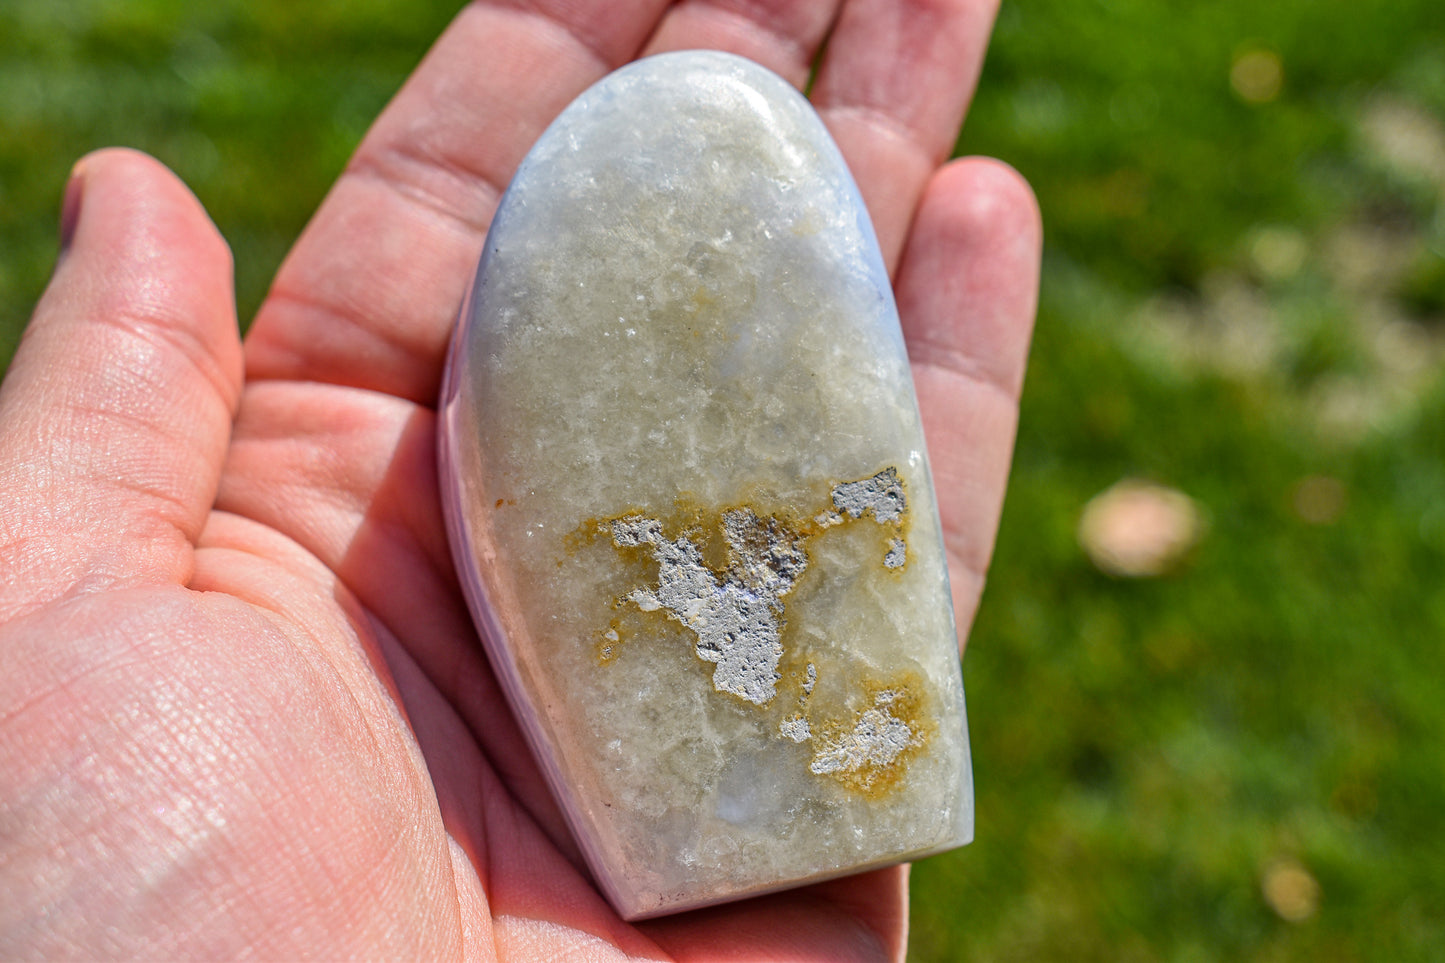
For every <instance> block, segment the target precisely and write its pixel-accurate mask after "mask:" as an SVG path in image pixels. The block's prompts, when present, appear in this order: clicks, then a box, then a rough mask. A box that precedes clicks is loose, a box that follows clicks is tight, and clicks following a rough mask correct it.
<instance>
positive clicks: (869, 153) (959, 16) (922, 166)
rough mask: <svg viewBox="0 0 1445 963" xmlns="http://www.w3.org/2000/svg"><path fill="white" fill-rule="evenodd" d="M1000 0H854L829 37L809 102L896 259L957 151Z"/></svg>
mask: <svg viewBox="0 0 1445 963" xmlns="http://www.w3.org/2000/svg"><path fill="white" fill-rule="evenodd" d="M997 8H998V0H850V2H849V3H848V4H847V5H846V6H845V7H844V8H843V13H842V16H841V17H840V18H839V20H838V25H837V26H836V27H835V28H834V30H833V34H832V36H831V37H830V38H829V40H828V49H827V52H826V53H825V55H824V58H823V64H822V66H821V68H820V69H819V72H818V81H817V84H816V86H815V87H814V89H813V102H814V103H815V104H816V105H817V107H818V111H819V113H820V114H822V116H823V119H824V121H826V122H827V124H828V129H829V130H831V131H832V133H833V137H834V139H835V140H837V142H838V146H839V148H841V150H842V151H843V156H844V157H845V158H846V159H847V161H848V167H849V168H850V169H851V170H852V172H853V176H854V177H855V178H856V179H857V181H858V187H859V190H860V191H861V192H862V194H863V199H864V200H865V201H866V202H867V204H868V212H869V214H871V215H872V217H873V226H874V228H875V229H876V230H877V232H878V241H879V244H880V245H881V246H882V248H883V258H884V260H885V261H886V262H887V264H888V268H889V270H890V271H892V270H894V268H895V267H896V266H897V264H898V258H899V256H900V254H901V252H902V250H903V242H904V239H905V238H906V237H907V234H908V225H909V223H910V222H911V221H912V219H913V212H914V209H915V208H916V206H917V204H918V198H919V196H920V195H921V194H922V193H923V188H924V186H925V185H926V184H927V183H928V179H929V177H930V176H932V174H933V171H934V170H935V169H936V168H937V167H938V165H939V164H941V163H942V162H943V160H944V159H945V158H946V157H948V155H949V154H950V153H952V151H953V145H954V142H955V141H956V139H957V137H958V129H959V126H960V125H961V124H962V122H963V114H964V110H965V109H966V108H967V106H968V101H969V99H970V98H971V97H972V96H973V88H974V84H975V83H976V82H977V80H978V73H979V70H980V69H981V68H982V66H983V55H984V50H985V48H986V47H987V45H988V35H989V31H990V30H991V29H992V26H993V17H994V13H995V12H996V10H997Z"/></svg>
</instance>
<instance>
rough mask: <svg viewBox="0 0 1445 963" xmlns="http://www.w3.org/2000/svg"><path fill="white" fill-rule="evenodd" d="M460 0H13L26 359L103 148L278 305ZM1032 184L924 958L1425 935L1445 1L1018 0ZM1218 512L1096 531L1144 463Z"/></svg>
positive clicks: (3, 289)
mask: <svg viewBox="0 0 1445 963" xmlns="http://www.w3.org/2000/svg"><path fill="white" fill-rule="evenodd" d="M453 6H454V5H453V4H442V3H436V2H433V3H429V4H415V3H409V4H404V3H401V2H399V0H370V2H364V3H341V2H328V3H315V4H294V3H285V2H280V0H270V2H264V3H257V2H252V3H247V4H241V3H237V2H226V3H215V4H207V5H200V4H188V3H183V2H180V0H170V2H163V0H132V2H127V3H101V2H70V3H62V2H56V0H7V3H6V4H5V5H4V6H3V7H0V357H8V356H9V352H10V351H11V350H12V348H13V344H14V341H15V339H16V338H17V337H18V332H19V330H20V326H21V325H22V324H23V321H24V318H25V316H26V315H27V314H28V313H29V309H30V306H31V304H32V303H33V301H34V299H35V297H36V296H37V295H38V293H39V291H40V289H41V287H42V286H43V284H44V279H45V276H46V274H47V273H48V271H49V268H50V265H51V263H52V261H53V258H54V236H55V228H54V225H55V220H56V211H57V209H58V205H59V195H60V191H61V188H62V186H63V183H64V180H65V176H66V172H67V170H68V168H69V165H70V164H71V163H72V161H73V160H74V159H75V158H76V157H77V156H79V155H80V154H81V153H82V152H84V151H85V150H87V149H90V148H92V147H95V146H100V145H102V144H107V143H126V144H131V145H134V146H138V147H142V148H145V149H147V150H150V151H152V152H153V153H155V154H157V155H158V156H160V157H161V158H162V159H164V160H165V161H166V162H167V163H169V164H170V165H171V166H172V167H174V168H175V169H176V170H177V171H179V172H180V173H181V174H182V176H184V177H185V178H186V180H187V181H188V182H189V183H190V184H191V185H192V186H193V187H194V188H195V189H196V191H197V193H198V194H199V195H200V196H201V198H202V200H203V201H204V202H205V203H206V205H207V207H208V208H209V209H210V211H211V212H212V214H213V216H214V217H215V219H216V221H217V223H218V224H219V225H220V227H221V229H222V230H223V232H224V233H225V234H226V236H227V237H228V238H229V239H230V241H231V243H232V245H233V248H234V250H235V253H236V259H237V275H238V287H239V292H240V300H241V306H242V313H243V317H244V316H248V315H249V314H250V313H251V312H253V311H254V309H255V307H256V305H257V304H258V302H259V300H260V298H261V296H262V295H263V294H264V291H265V285H266V281H267V278H268V277H269V275H270V274H271V272H272V271H273V270H274V268H275V266H276V264H277V263H278V261H279V259H280V258H281V256H282V255H283V254H284V252H285V249H286V247H287V246H288V244H289V242H290V241H291V239H292V238H293V237H294V235H295V233H296V232H297V231H298V230H299V228H300V226H301V225H302V224H303V223H304V221H305V218H306V216H307V215H308V213H309V212H310V210H311V209H312V208H313V207H314V206H315V204H316V202H317V201H318V200H319V199H320V197H321V195H322V193H323V192H324V191H325V189H326V186H327V185H328V184H329V182H330V180H331V178H332V177H334V175H335V173H336V172H337V171H338V170H339V168H340V167H341V165H342V164H343V163H344V161H345V158H346V156H347V155H348V153H349V151H350V150H351V148H352V147H353V146H354V144H355V142H356V140H357V138H358V137H359V136H360V134H361V132H362V131H363V130H364V129H365V127H366V124H367V123H368V122H369V120H370V118H371V117H372V116H373V115H374V114H375V112H376V111H377V110H378V109H379V108H380V106H381V105H382V104H383V103H384V102H385V101H386V99H387V98H388V96H389V95H390V94H391V93H392V92H393V91H394V90H395V88H396V86H397V84H398V83H399V82H400V80H401V78H402V77H404V76H405V74H406V72H407V71H408V70H409V69H410V67H411V66H412V65H413V64H414V63H415V61H416V60H417V59H418V58H419V56H420V55H421V53H422V52H423V51H424V49H425V47H426V45H427V43H428V42H429V40H430V38H431V37H433V36H434V35H435V33H436V32H437V31H438V30H440V29H441V27H442V25H443V24H444V23H445V21H446V20H447V19H448V17H449V15H450V12H451V8H452V7H453ZM961 146H962V148H963V149H965V150H967V151H970V152H973V151H977V152H986V153H994V154H997V155H998V156H1001V157H1004V158H1005V159H1007V160H1009V161H1010V162H1012V163H1014V164H1015V165H1016V166H1018V167H1019V168H1020V169H1022V170H1023V171H1024V172H1025V173H1026V174H1027V175H1028V176H1029V177H1030V179H1031V180H1032V181H1033V183H1034V184H1035V186H1036V188H1037V190H1038V193H1039V196H1040V199H1041V201H1042V204H1043V208H1044V212H1045V219H1046V222H1047V227H1048V254H1047V258H1046V265H1045V286H1044V292H1043V305H1042V309H1041V313H1040V318H1039V330H1038V334H1037V337H1036V341H1035V351H1034V356H1033V361H1032V364H1031V367H1030V372H1029V382H1028V387H1027V392H1026V397H1025V402H1024V409H1023V421H1022V430H1021V434H1020V438H1019V446H1018V452H1017V458H1016V468H1015V473H1014V478H1013V483H1012V487H1011V489H1010V493H1009V501H1008V506H1007V509H1006V515H1005V519H1004V525H1003V529H1002V532H1001V534H1000V542H999V548H998V553H997V558H996V562H995V566H994V569H993V573H992V576H991V580H990V584H989V588H988V592H987V595H986V598H985V601H984V605H983V609H982V612H981V614H980V616H979V619H978V622H977V625H976V626H975V628H974V632H973V634H972V638H971V641H970V644H969V648H968V654H967V657H966V659H965V663H964V665H965V675H966V682H967V687H968V692H969V698H970V719H971V724H972V729H973V740H974V752H975V767H976V778H977V789H978V830H977V837H978V838H977V841H976V842H975V843H974V844H973V845H972V846H970V847H968V848H967V849H965V850H962V851H960V852H958V853H954V854H950V855H947V856H944V857H938V858H935V859H932V860H929V861H926V862H925V863H923V864H920V865H919V866H918V867H917V868H916V869H915V871H914V873H915V875H914V879H915V881H916V884H917V885H916V887H915V899H914V906H915V909H914V955H915V956H916V957H917V958H918V959H920V960H935V959H936V960H952V959H959V960H964V959H977V960H1092V959H1098V960H1116V959H1130V960H1132V959H1138V960H1153V959H1159V960H1195V959H1199V960H1208V959H1221V960H1224V959H1229V960H1232V959H1240V958H1244V959H1270V960H1273V959H1290V960H1353V959H1375V960H1427V959H1433V958H1438V954H1439V953H1440V952H1441V951H1440V950H1439V949H1438V947H1440V946H1445V833H1442V831H1441V830H1442V826H1445V818H1442V813H1445V744H1442V743H1445V684H1442V682H1441V676H1442V672H1445V667H1442V661H1445V660H1442V659H1441V657H1440V653H1441V644H1440V640H1441V638H1442V636H1445V588H1442V585H1445V381H1442V379H1441V376H1440V372H1441V370H1442V365H1445V201H1442V199H1445V13H1442V12H1441V8H1440V7H1439V3H1438V0H1396V2H1394V3H1391V4H1389V5H1388V7H1387V8H1385V7H1380V6H1378V5H1371V4H1362V3H1358V2H1346V0H1314V2H1307V0H1288V2H1276V3H1260V2H1258V0H1212V2H1201V3H1194V4H1178V3H1166V2H1164V0H1149V2H1146V0H1018V2H1013V3H1006V4H1005V7H1004V10H1003V13H1002V15H1001V18H1000V22H999V28H998V32H997V36H996V42H995V45H994V48H993V53H992V56H991V59H990V63H989V66H988V69H987V71H986V73H985V76H984V79H983V82H982V85H981V88H980V93H979V97H978V103H977V107H976V109H975V111H974V113H973V115H972V117H971V118H970V121H969V124H968V127H967V129H966V131H965V135H964V138H963V141H962V144H961ZM1129 477H1137V478H1143V479H1148V480H1151V481H1154V482H1157V483H1159V484H1161V485H1164V486H1168V487H1170V488H1172V489H1176V490H1178V491H1180V492H1182V493H1184V494H1185V495H1187V496H1189V497H1190V498H1191V499H1192V500H1193V503H1194V504H1195V505H1196V506H1197V507H1198V509H1199V511H1200V512H1201V513H1202V517H1203V519H1204V522H1205V528H1204V534H1203V536H1202V538H1201V539H1200V540H1199V543H1198V544H1197V545H1196V546H1195V547H1194V548H1193V550H1192V551H1190V552H1189V553H1188V554H1187V555H1186V556H1185V557H1184V558H1182V559H1181V560H1179V561H1178V562H1177V563H1176V564H1175V565H1174V567H1173V568H1171V569H1170V570H1169V571H1168V572H1167V573H1166V574H1165V575H1163V576H1162V577H1158V578H1151V579H1123V578H1116V577H1112V576H1108V575H1105V574H1102V573H1101V572H1099V571H1098V570H1097V569H1096V568H1095V567H1094V566H1093V565H1092V564H1091V563H1090V561H1089V559H1088V557H1087V556H1086V555H1085V554H1084V553H1083V552H1082V551H1081V549H1080V547H1079V543H1078V539H1077V537H1076V527H1077V523H1078V520H1079V516H1080V513H1081V511H1082V509H1083V507H1084V505H1085V504H1086V503H1087V502H1088V501H1089V499H1091V498H1092V497H1093V496H1095V495H1096V494H1098V493H1099V492H1100V491H1102V490H1104V489H1106V488H1108V487H1109V486H1111V485H1113V484H1114V483H1115V482H1117V481H1119V480H1120V479H1123V478H1129Z"/></svg>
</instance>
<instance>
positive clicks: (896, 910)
mask: <svg viewBox="0 0 1445 963" xmlns="http://www.w3.org/2000/svg"><path fill="white" fill-rule="evenodd" d="M638 928H639V929H641V930H642V931H643V932H644V933H646V934H647V935H648V936H649V937H651V938H652V939H653V940H655V941H656V942H657V943H659V944H660V945H661V946H662V947H663V948H664V949H665V950H667V953H668V955H669V956H671V957H672V958H673V959H675V960H677V961H679V963H689V961H697V963H702V961H720V960H799V961H803V960H829V961H843V960H898V959H902V958H903V953H904V950H905V946H904V944H905V943H906V941H907V935H908V868H907V867H906V866H891V867H888V868H887V869H880V870H875V871H873V872H870V873H863V874H860V875H857V876H849V877H846V878H844V879H835V880H832V881H830V882H826V883H820V884H817V885H815V886H808V887H805V888H803V889H796V890H790V891H788V892H784V893H777V894H774V895H772V896H765V897H762V898H760V899H751V900H744V901H742V902H739V903H732V904H729V905H725V906H716V907H713V908H710V909H704V910H698V911H696V912H692V913H684V914H681V915H679V916H672V917H663V918H661V919H655V920H649V921H647V922H644V923H641V924H639V926H638Z"/></svg>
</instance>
